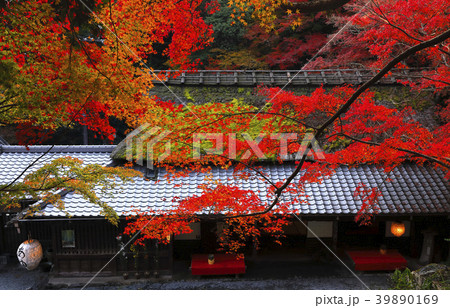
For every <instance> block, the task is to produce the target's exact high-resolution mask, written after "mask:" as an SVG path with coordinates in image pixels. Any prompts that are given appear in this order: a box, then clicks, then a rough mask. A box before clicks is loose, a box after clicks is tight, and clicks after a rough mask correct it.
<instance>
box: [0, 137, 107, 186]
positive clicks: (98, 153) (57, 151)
mask: <svg viewBox="0 0 450 308" xmlns="http://www.w3.org/2000/svg"><path fill="white" fill-rule="evenodd" d="M114 147H115V146H109V145H106V146H104V145H99V146H97V145H89V146H79V145H76V146H74V145H58V146H54V147H53V148H51V147H50V146H47V145H42V146H30V147H29V149H27V148H26V147H24V146H17V145H16V146H13V145H0V170H1V173H0V174H1V176H0V184H7V183H9V182H10V181H12V180H14V179H15V178H16V177H17V176H19V175H20V173H21V172H22V171H23V170H25V168H26V167H28V166H29V165H30V164H33V162H35V161H36V160H37V159H38V158H39V157H41V156H42V155H43V154H44V153H46V152H47V151H49V152H48V153H47V154H45V155H44V156H42V158H40V159H39V160H37V161H36V162H35V163H34V164H33V165H32V166H31V167H30V168H29V169H28V170H27V171H26V172H25V175H26V174H28V173H30V172H33V171H36V170H37V169H39V168H40V167H42V166H43V165H45V164H47V163H49V162H51V161H52V160H53V159H56V158H60V157H66V156H72V157H76V158H79V159H81V160H83V162H84V163H85V164H101V165H106V164H108V163H110V162H111V159H110V158H109V154H110V153H111V152H112V150H113V149H114ZM50 148H51V149H50Z"/></svg>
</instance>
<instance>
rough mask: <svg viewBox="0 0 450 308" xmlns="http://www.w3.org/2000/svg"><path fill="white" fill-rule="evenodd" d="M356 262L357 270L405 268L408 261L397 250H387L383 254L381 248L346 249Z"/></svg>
mask: <svg viewBox="0 0 450 308" xmlns="http://www.w3.org/2000/svg"><path fill="white" fill-rule="evenodd" d="M346 252H347V254H348V255H349V257H350V258H351V259H352V260H353V262H354V263H355V270H357V271H390V270H395V269H404V268H405V267H406V264H407V263H408V262H407V261H406V259H405V258H403V256H402V255H401V254H400V253H399V252H398V251H397V250H387V252H386V254H381V253H380V251H379V250H354V251H346Z"/></svg>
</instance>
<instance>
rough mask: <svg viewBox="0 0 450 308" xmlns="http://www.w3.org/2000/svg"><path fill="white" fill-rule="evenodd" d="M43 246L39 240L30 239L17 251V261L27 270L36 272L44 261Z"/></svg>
mask: <svg viewBox="0 0 450 308" xmlns="http://www.w3.org/2000/svg"><path fill="white" fill-rule="evenodd" d="M42 255H43V254H42V246H41V243H39V241H37V240H33V239H29V240H27V241H25V242H23V243H22V244H20V246H19V248H18V249H17V259H19V262H20V264H21V265H22V266H23V267H25V268H26V269H27V270H30V271H31V270H34V269H35V268H37V267H38V266H39V263H40V262H41V260H42Z"/></svg>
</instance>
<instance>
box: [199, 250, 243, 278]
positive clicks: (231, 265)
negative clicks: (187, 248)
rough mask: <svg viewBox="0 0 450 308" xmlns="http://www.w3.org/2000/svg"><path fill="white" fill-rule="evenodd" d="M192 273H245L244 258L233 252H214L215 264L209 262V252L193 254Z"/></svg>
mask: <svg viewBox="0 0 450 308" xmlns="http://www.w3.org/2000/svg"><path fill="white" fill-rule="evenodd" d="M191 272H192V275H233V274H235V275H238V274H244V273H245V262H244V259H243V258H242V259H238V258H236V256H235V255H231V254H214V264H208V255H207V254H196V255H192V262H191Z"/></svg>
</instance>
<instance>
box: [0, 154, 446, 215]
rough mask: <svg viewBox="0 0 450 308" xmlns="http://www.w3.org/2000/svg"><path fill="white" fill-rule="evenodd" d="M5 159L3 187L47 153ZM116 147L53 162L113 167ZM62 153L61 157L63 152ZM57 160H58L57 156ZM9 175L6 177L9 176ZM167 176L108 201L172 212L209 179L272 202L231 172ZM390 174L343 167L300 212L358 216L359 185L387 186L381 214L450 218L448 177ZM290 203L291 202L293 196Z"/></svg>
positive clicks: (429, 172) (1, 160)
mask: <svg viewBox="0 0 450 308" xmlns="http://www.w3.org/2000/svg"><path fill="white" fill-rule="evenodd" d="M2 149H3V153H2V154H0V171H1V175H2V176H1V178H0V180H1V182H2V183H4V182H5V179H11V178H12V177H13V176H14V175H17V174H19V173H20V171H21V170H22V168H24V167H25V166H27V164H28V163H29V162H31V161H33V160H34V159H35V158H36V157H38V156H39V155H42V153H43V150H42V149H41V148H34V147H33V148H32V149H31V152H27V151H26V150H25V149H24V148H22V150H20V149H19V148H15V147H2ZM112 149H113V146H111V147H108V146H106V147H105V146H102V147H95V146H68V147H61V148H58V149H53V150H54V151H55V152H54V153H51V154H49V156H48V157H47V158H46V159H47V161H48V160H50V159H52V158H56V157H61V156H67V155H70V156H74V157H77V158H80V159H83V160H84V161H85V162H86V163H99V164H104V165H106V164H108V163H109V162H110V157H109V155H110V152H111V151H112ZM58 150H59V152H57V151H58ZM51 155H53V156H51ZM294 168H295V165H294V164H292V163H285V164H282V165H267V166H265V167H264V172H265V173H266V174H267V175H268V177H269V178H270V179H271V180H272V181H273V182H279V181H283V180H284V179H286V178H287V177H288V176H289V175H290V174H291V173H292V171H293V170H294ZM5 175H6V177H5ZM165 175H166V173H165V171H163V170H161V171H160V172H159V176H158V181H154V180H146V179H143V178H138V179H136V180H135V182H134V183H127V184H124V185H122V187H121V188H118V189H116V191H114V192H112V193H111V195H109V196H102V200H104V201H105V202H106V203H107V204H108V205H110V206H112V207H113V208H114V209H115V210H116V211H117V212H118V213H119V215H126V214H127V213H129V211H130V210H131V208H132V207H133V208H140V209H143V210H145V209H147V208H149V207H151V208H154V209H161V210H162V209H170V208H171V207H172V206H173V205H174V204H173V203H172V198H173V197H180V198H186V197H188V196H192V195H194V194H197V195H199V194H201V192H202V191H201V189H199V188H198V185H199V184H202V183H206V181H208V180H211V179H212V180H220V181H221V182H222V183H224V184H230V185H237V186H239V187H240V188H242V189H251V190H253V191H255V192H256V193H257V194H258V196H259V197H260V199H261V200H262V201H263V202H270V201H271V200H269V198H268V197H267V196H266V192H267V188H268V185H267V184H266V183H264V182H263V181H262V180H261V179H259V178H256V177H254V178H250V179H248V180H243V179H240V178H235V177H233V171H232V170H231V169H227V170H225V169H221V168H216V167H214V168H213V169H212V172H211V174H204V173H191V174H190V175H188V176H187V177H182V178H178V179H172V180H171V181H168V180H167V179H166V178H165ZM385 177H386V174H385V173H384V172H383V171H381V170H380V169H377V168H376V167H375V166H360V167H357V168H351V169H349V168H348V167H347V166H340V167H339V168H337V169H336V172H335V173H334V174H333V175H332V176H331V177H329V178H326V179H324V180H323V182H322V183H320V184H318V183H312V184H307V185H306V187H305V193H306V195H307V197H306V199H307V200H306V201H307V202H302V203H301V204H298V205H297V206H296V209H298V210H300V212H301V213H302V214H314V215H316V214H317V215H327V214H328V215H345V214H348V215H354V214H355V213H356V212H357V211H358V209H359V208H360V206H361V202H360V201H359V200H355V198H354V197H353V192H354V190H355V188H356V186H357V185H358V184H359V183H364V184H366V185H369V186H375V185H377V183H378V184H380V183H382V185H381V186H380V187H381V190H382V197H381V198H380V200H379V207H380V214H394V215H414V214H449V213H450V184H449V182H448V181H447V180H446V179H445V178H444V172H442V171H441V170H436V169H434V168H431V167H427V166H417V165H414V164H405V165H402V166H400V167H397V168H395V169H394V170H393V171H392V172H391V173H390V178H391V181H383V179H384V178H385ZM285 198H290V195H289V194H286V195H285ZM64 202H65V206H66V210H67V211H68V212H69V213H70V214H71V215H73V216H78V217H89V216H91V217H92V216H99V207H98V206H97V205H94V204H90V203H89V202H87V201H86V200H84V199H83V198H82V197H80V196H79V195H76V194H74V193H68V194H66V195H65V196H64ZM42 215H44V216H52V217H63V216H64V213H62V212H61V211H59V210H58V209H56V208H54V207H53V206H52V205H47V206H46V207H45V208H44V209H43V211H42Z"/></svg>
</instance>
